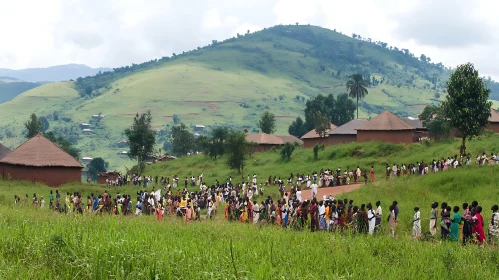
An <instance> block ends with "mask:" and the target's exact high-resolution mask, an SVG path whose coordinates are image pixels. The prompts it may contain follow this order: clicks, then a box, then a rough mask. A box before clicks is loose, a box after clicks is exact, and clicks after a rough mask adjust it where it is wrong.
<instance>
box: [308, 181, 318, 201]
mask: <svg viewBox="0 0 499 280" xmlns="http://www.w3.org/2000/svg"><path fill="white" fill-rule="evenodd" d="M310 187H311V188H312V198H315V197H316V196H317V188H318V187H319V186H318V185H317V184H316V183H315V181H314V183H313V184H312V185H311V186H310Z"/></svg>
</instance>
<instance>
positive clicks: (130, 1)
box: [0, 0, 499, 79]
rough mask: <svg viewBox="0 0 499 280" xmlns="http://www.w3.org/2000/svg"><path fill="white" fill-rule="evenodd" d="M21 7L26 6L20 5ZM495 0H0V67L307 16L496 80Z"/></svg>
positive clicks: (135, 56)
mask: <svg viewBox="0 0 499 280" xmlns="http://www.w3.org/2000/svg"><path fill="white" fill-rule="evenodd" d="M27 7H29V8H27ZM497 18H499V3H497V2H496V1H495V0H476V1H463V0H457V1H455V0H439V1H434V0H407V1H398V0H364V1H339V0H308V1H303V0H253V1H250V0H190V1H176V0H44V1H36V0H31V1H29V0H16V1H2V2H1V3H0V26H2V28H1V29H0V38H2V42H1V44H0V67H3V68H15V69H18V68H26V67H41V66H50V65H56V64H65V63H83V64H87V65H90V66H93V67H99V66H103V67H116V66H122V65H127V64H131V63H140V62H143V61H147V60H150V59H153V58H158V57H161V56H165V55H171V53H173V52H176V53H179V52H182V51H184V50H191V49H194V48H196V47H197V46H202V45H206V44H209V43H210V42H211V40H213V39H216V40H223V39H226V38H228V37H232V36H235V34H236V33H246V31H247V30H250V31H251V32H254V31H257V30H261V29H262V28H264V27H269V26H272V25H276V24H281V23H282V24H294V23H295V22H299V23H300V24H307V23H310V24H313V25H320V26H323V27H326V28H330V29H337V30H338V31H342V32H343V33H344V34H347V35H349V36H350V35H351V34H352V33H356V34H360V35H362V37H366V38H372V39H373V40H380V41H383V42H387V43H388V44H390V45H393V46H397V47H399V48H407V49H409V50H411V52H413V53H415V54H416V55H420V54H421V53H424V54H425V55H427V56H430V57H431V58H432V60H433V61H436V62H440V61H441V62H443V63H444V64H446V65H449V66H452V67H455V66H457V64H460V63H465V62H467V61H471V62H474V63H475V65H476V67H477V68H478V69H480V73H481V74H483V75H491V76H493V77H494V78H495V79H499V69H498V68H499V66H497V65H498V56H497V54H496V50H497V49H499V36H498V35H496V32H495V30H497V29H498V28H499V22H497V21H496V19H497Z"/></svg>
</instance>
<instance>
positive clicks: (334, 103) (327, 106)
mask: <svg viewBox="0 0 499 280" xmlns="http://www.w3.org/2000/svg"><path fill="white" fill-rule="evenodd" d="M318 112H320V113H323V114H325V115H326V116H328V119H329V121H330V122H331V123H333V124H334V125H336V126H340V125H343V124H345V123H347V122H349V121H351V120H352V119H353V117H354V112H355V104H354V103H353V101H352V100H351V99H349V98H348V96H347V94H340V95H338V98H335V97H334V96H333V95H332V94H329V95H328V96H324V95H322V94H319V95H317V96H316V97H315V98H313V99H310V100H307V102H306V103H305V133H306V132H307V131H310V130H311V129H313V128H314V116H315V114H317V113H318Z"/></svg>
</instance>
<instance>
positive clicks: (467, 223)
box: [462, 202, 473, 245]
mask: <svg viewBox="0 0 499 280" xmlns="http://www.w3.org/2000/svg"><path fill="white" fill-rule="evenodd" d="M463 209H464V212H463V217H462V220H463V245H464V244H466V243H468V242H470V240H471V237H472V228H473V216H472V215H471V207H468V203H466V202H465V203H463Z"/></svg>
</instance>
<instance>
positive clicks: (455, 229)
mask: <svg viewBox="0 0 499 280" xmlns="http://www.w3.org/2000/svg"><path fill="white" fill-rule="evenodd" d="M453 212H454V214H453V215H452V219H451V220H450V222H451V226H450V240H452V241H459V232H460V230H459V229H460V228H459V225H460V224H461V218H462V217H461V214H460V213H459V206H454V209H453Z"/></svg>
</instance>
